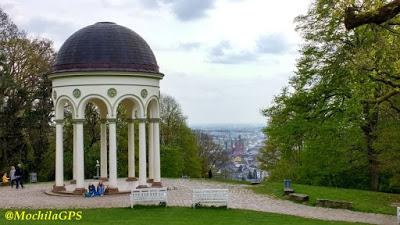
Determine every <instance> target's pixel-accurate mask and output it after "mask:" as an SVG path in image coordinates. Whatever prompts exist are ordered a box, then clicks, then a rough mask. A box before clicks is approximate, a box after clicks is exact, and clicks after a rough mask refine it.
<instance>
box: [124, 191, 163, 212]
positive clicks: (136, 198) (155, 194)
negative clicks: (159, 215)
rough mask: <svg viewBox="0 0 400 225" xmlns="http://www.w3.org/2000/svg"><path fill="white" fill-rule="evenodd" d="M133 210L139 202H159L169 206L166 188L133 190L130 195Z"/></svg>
mask: <svg viewBox="0 0 400 225" xmlns="http://www.w3.org/2000/svg"><path fill="white" fill-rule="evenodd" d="M129 197H130V200H131V208H133V206H134V205H136V204H137V203H139V202H158V203H165V204H167V189H166V188H143V189H133V190H132V191H131V194H130V195H129Z"/></svg>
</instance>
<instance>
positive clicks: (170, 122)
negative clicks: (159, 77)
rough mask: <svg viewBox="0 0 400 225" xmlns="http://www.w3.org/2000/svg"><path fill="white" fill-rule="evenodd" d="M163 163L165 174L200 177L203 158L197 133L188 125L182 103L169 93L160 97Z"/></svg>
mask: <svg viewBox="0 0 400 225" xmlns="http://www.w3.org/2000/svg"><path fill="white" fill-rule="evenodd" d="M160 118H161V136H160V142H161V149H160V151H161V153H160V154H161V164H165V165H162V173H163V174H162V175H163V176H173V177H177V176H182V175H187V176H191V177H200V175H201V163H200V162H201V160H200V158H199V154H198V146H197V143H196V138H195V135H194V134H193V132H192V130H191V129H190V128H189V127H188V126H187V125H186V118H185V117H184V116H183V114H182V110H181V107H180V105H179V104H178V103H177V102H176V100H175V99H174V98H173V97H171V96H168V95H162V96H161V97H160Z"/></svg>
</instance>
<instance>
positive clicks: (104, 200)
mask: <svg viewBox="0 0 400 225" xmlns="http://www.w3.org/2000/svg"><path fill="white" fill-rule="evenodd" d="M119 183H121V184H122V183H124V181H123V180H122V179H121V180H119ZM52 185H53V183H39V184H27V185H25V186H26V187H25V189H23V190H15V189H11V188H10V187H0V199H1V200H2V201H0V208H52V209H54V208H99V207H104V208H110V207H127V206H129V197H128V196H127V195H126V194H125V195H113V196H104V197H97V198H83V197H81V196H74V197H62V196H49V195H47V194H46V193H45V191H48V190H50V189H51V187H52ZM163 185H164V186H167V187H172V190H170V191H168V205H169V206H191V204H192V203H191V199H192V196H191V190H192V189H193V188H228V189H229V207H230V208H237V209H250V210H256V211H263V212H273V213H281V214H288V215H295V216H301V217H307V218H316V219H323V220H338V221H350V222H362V223H371V224H393V225H394V224H396V217H395V216H390V215H382V214H374V213H362V212H354V211H350V210H342V209H328V208H320V207H311V206H306V205H302V204H296V203H293V202H290V201H285V200H279V199H274V198H270V197H268V196H265V195H259V194H255V193H254V192H252V191H251V190H248V189H246V188H245V187H246V185H238V184H224V183H218V182H209V181H203V180H183V179H163ZM174 189H175V190H174Z"/></svg>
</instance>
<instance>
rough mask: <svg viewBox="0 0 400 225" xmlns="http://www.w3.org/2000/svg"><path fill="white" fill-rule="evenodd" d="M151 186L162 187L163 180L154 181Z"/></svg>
mask: <svg viewBox="0 0 400 225" xmlns="http://www.w3.org/2000/svg"><path fill="white" fill-rule="evenodd" d="M151 187H157V188H161V187H162V183H161V182H153V183H152V184H151Z"/></svg>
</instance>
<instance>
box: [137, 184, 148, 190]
mask: <svg viewBox="0 0 400 225" xmlns="http://www.w3.org/2000/svg"><path fill="white" fill-rule="evenodd" d="M142 188H149V186H147V185H139V186H137V187H136V189H142Z"/></svg>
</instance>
